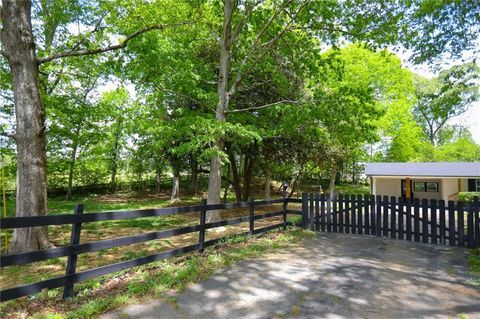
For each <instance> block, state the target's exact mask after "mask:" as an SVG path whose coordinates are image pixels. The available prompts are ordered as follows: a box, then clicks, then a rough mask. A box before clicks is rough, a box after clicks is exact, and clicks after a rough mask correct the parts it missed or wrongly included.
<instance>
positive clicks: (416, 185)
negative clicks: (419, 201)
mask: <svg viewBox="0 0 480 319" xmlns="http://www.w3.org/2000/svg"><path fill="white" fill-rule="evenodd" d="M413 185H414V186H413V188H414V190H415V192H424V191H425V183H423V182H421V183H419V182H415V183H413Z"/></svg>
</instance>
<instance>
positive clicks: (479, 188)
mask: <svg viewBox="0 0 480 319" xmlns="http://www.w3.org/2000/svg"><path fill="white" fill-rule="evenodd" d="M475 183H476V184H475V186H476V187H475V188H476V189H477V192H480V179H477V180H476V182H475Z"/></svg>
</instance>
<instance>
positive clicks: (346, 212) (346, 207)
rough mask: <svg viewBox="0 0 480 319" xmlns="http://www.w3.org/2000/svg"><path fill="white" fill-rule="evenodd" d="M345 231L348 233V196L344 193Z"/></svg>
mask: <svg viewBox="0 0 480 319" xmlns="http://www.w3.org/2000/svg"><path fill="white" fill-rule="evenodd" d="M345 232H346V233H347V234H349V233H350V196H349V195H348V194H346V195H345Z"/></svg>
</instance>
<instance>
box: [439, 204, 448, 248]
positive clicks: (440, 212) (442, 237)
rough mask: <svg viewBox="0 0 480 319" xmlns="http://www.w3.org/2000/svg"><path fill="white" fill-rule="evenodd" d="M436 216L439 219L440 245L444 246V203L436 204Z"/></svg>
mask: <svg viewBox="0 0 480 319" xmlns="http://www.w3.org/2000/svg"><path fill="white" fill-rule="evenodd" d="M438 212H439V213H438V214H439V219H440V244H443V245H445V244H446V243H447V241H446V240H445V238H446V235H445V201H444V200H440V201H439V202H438Z"/></svg>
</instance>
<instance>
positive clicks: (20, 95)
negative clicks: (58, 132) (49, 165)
mask: <svg viewBox="0 0 480 319" xmlns="http://www.w3.org/2000/svg"><path fill="white" fill-rule="evenodd" d="M30 13H31V2H30V1H15V0H13V1H8V0H3V1H2V11H1V17H2V23H3V28H2V31H1V41H2V44H3V47H4V55H5V57H6V58H7V60H8V63H9V65H10V69H11V73H12V82H13V92H14V99H15V115H16V133H15V141H16V145H17V204H16V213H15V216H17V217H23V216H42V215H46V214H47V179H46V153H45V111H44V107H43V103H42V100H41V97H40V88H39V72H38V65H37V57H36V54H35V42H34V38H33V34H32V24H31V16H30ZM51 246H52V245H51V243H50V242H49V240H48V232H47V227H34V228H18V229H15V230H14V232H13V238H12V241H11V244H10V249H9V253H20V252H27V251H33V250H39V249H44V248H48V247H51Z"/></svg>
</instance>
